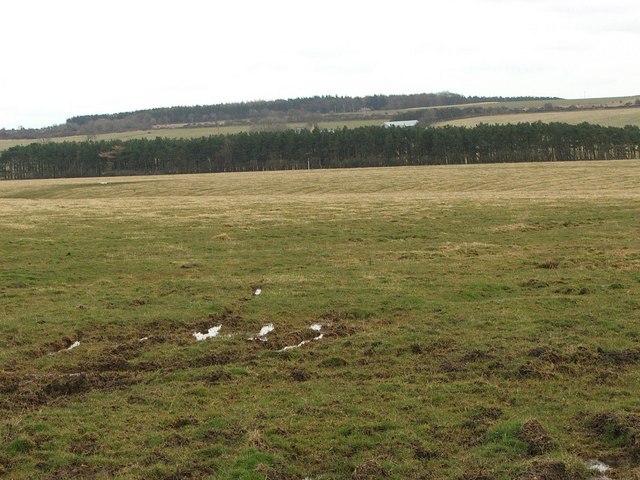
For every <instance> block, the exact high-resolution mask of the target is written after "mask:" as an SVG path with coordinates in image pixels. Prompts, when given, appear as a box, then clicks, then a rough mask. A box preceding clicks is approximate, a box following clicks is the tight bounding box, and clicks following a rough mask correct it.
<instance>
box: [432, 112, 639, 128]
mask: <svg viewBox="0 0 640 480" xmlns="http://www.w3.org/2000/svg"><path fill="white" fill-rule="evenodd" d="M519 122H544V123H550V122H563V123H570V124H578V123H582V122H588V123H594V124H598V125H605V126H609V127H624V126H625V125H636V126H640V108H621V109H615V110H584V111H572V112H536V113H514V114H507V115H488V116H481V117H471V118H462V119H458V120H451V121H448V122H438V123H437V124H435V125H436V126H444V125H455V126H464V127H474V126H476V125H478V124H480V123H489V124H495V123H498V124H506V123H519Z"/></svg>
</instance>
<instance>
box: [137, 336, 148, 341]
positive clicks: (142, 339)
mask: <svg viewBox="0 0 640 480" xmlns="http://www.w3.org/2000/svg"><path fill="white" fill-rule="evenodd" d="M147 340H149V337H142V338H141V339H140V340H138V341H139V342H146V341H147Z"/></svg>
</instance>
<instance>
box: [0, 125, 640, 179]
mask: <svg viewBox="0 0 640 480" xmlns="http://www.w3.org/2000/svg"><path fill="white" fill-rule="evenodd" d="M638 158H640V128H638V127H635V126H627V127H624V128H618V127H604V126H599V125H592V124H588V123H582V124H580V125H568V124H563V123H550V124H545V123H540V122H537V123H520V124H517V125H485V124H482V125H479V126H477V127H473V128H465V127H438V128H424V129H423V128H382V127H361V128H356V129H346V128H345V129H341V130H336V131H331V130H319V129H315V130H312V131H309V130H298V131H295V130H287V131H281V132H254V133H238V134H234V135H224V136H223V135H218V136H209V137H201V138H193V139H172V138H160V137H158V138H156V139H154V140H147V139H137V140H127V141H120V140H111V141H87V142H63V143H55V142H48V143H44V142H40V143H33V144H31V145H26V146H18V147H13V148H10V149H8V150H6V151H4V152H3V153H2V154H1V155H0V178H4V179H26V178H57V177H88V176H107V175H139V174H170V173H203V172H231V171H257V170H283V169H306V168H344V167H371V166H399V165H438V164H473V163H495V162H533V161H541V162H545V161H568V160H610V159H638Z"/></svg>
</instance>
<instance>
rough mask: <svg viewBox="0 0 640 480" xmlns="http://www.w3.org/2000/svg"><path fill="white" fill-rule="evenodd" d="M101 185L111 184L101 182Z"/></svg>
mask: <svg viewBox="0 0 640 480" xmlns="http://www.w3.org/2000/svg"><path fill="white" fill-rule="evenodd" d="M100 185H109V182H100Z"/></svg>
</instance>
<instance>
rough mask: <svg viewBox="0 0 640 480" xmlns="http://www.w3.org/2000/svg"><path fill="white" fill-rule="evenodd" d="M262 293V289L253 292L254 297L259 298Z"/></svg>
mask: <svg viewBox="0 0 640 480" xmlns="http://www.w3.org/2000/svg"><path fill="white" fill-rule="evenodd" d="M261 293H262V289H261V288H256V291H255V292H253V294H254V295H256V296H258V295H260V294H261Z"/></svg>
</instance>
